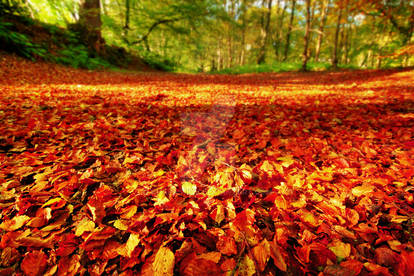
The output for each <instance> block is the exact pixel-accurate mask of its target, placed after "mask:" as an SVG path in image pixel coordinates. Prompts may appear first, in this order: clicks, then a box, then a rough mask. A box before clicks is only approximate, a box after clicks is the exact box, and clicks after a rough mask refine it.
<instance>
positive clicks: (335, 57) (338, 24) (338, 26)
mask: <svg viewBox="0 0 414 276" xmlns="http://www.w3.org/2000/svg"><path fill="white" fill-rule="evenodd" d="M341 20H342V7H340V6H339V7H338V17H337V21H336V29H335V40H334V50H333V54H332V67H333V69H337V68H338V44H339V32H340V31H341Z"/></svg>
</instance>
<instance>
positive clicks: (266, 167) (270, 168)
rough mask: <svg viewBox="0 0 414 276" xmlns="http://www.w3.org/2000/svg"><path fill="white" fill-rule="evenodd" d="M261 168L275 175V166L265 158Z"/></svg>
mask: <svg viewBox="0 0 414 276" xmlns="http://www.w3.org/2000/svg"><path fill="white" fill-rule="evenodd" d="M260 170H261V171H263V172H265V173H267V174H268V175H270V176H271V175H273V171H274V168H273V166H272V164H270V162H269V161H267V160H265V161H264V162H263V164H262V165H261V166H260Z"/></svg>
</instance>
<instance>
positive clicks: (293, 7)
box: [283, 0, 296, 61]
mask: <svg viewBox="0 0 414 276" xmlns="http://www.w3.org/2000/svg"><path fill="white" fill-rule="evenodd" d="M295 8H296V0H292V10H291V13H290V21H289V27H288V32H287V34H286V45H285V52H284V56H283V61H286V60H287V58H288V54H289V48H290V36H291V34H292V29H293V20H294V19H295Z"/></svg>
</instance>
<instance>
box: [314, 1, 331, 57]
mask: <svg viewBox="0 0 414 276" xmlns="http://www.w3.org/2000/svg"><path fill="white" fill-rule="evenodd" d="M329 2H330V0H325V1H323V4H322V5H321V21H320V22H319V30H318V40H317V42H316V49H315V61H316V62H318V61H319V55H320V53H321V47H322V41H323V37H324V30H325V25H326V20H327V18H328V12H329Z"/></svg>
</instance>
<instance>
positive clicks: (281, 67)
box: [212, 62, 330, 74]
mask: <svg viewBox="0 0 414 276" xmlns="http://www.w3.org/2000/svg"><path fill="white" fill-rule="evenodd" d="M301 67H302V63H300V62H275V63H273V64H247V65H243V66H237V67H232V68H226V69H223V70H220V71H215V72H212V73H218V74H248V73H279V72H291V71H299V70H300V69H301ZM329 68H330V64H328V63H317V62H309V63H308V69H309V70H310V71H322V70H327V69H329Z"/></svg>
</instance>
